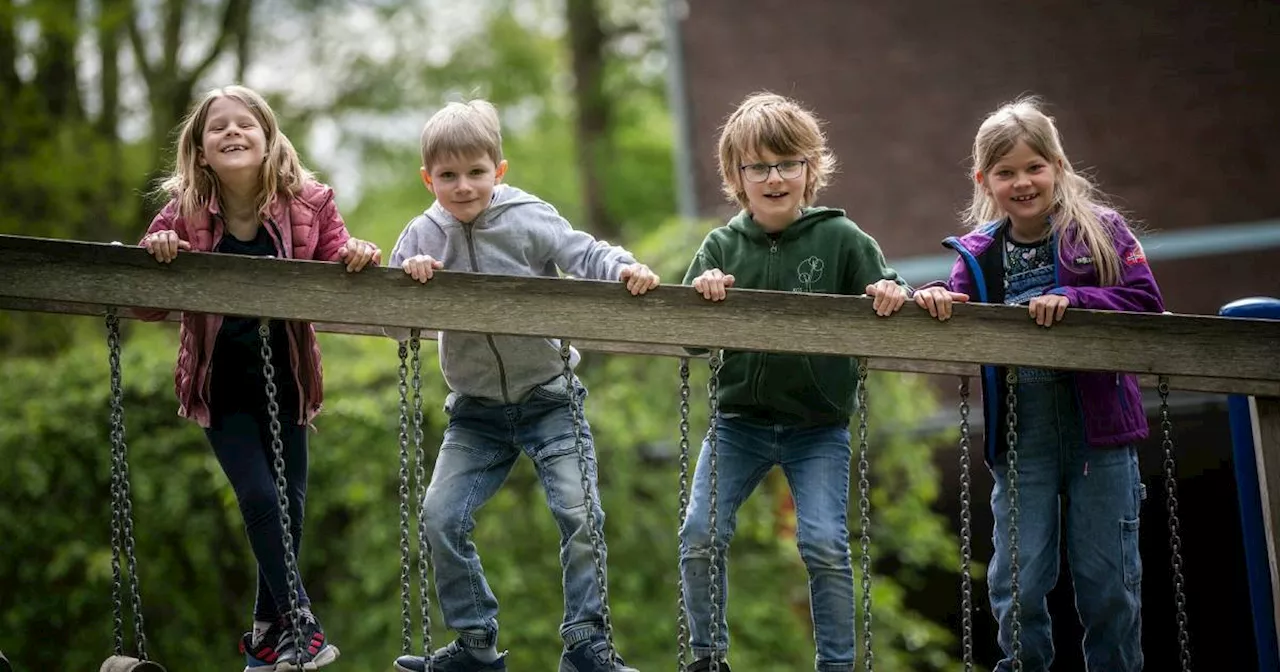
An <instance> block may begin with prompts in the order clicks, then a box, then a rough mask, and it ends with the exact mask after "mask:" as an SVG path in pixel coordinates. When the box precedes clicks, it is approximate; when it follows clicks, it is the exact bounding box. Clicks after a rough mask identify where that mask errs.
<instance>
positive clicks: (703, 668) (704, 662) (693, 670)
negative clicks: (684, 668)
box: [689, 658, 733, 672]
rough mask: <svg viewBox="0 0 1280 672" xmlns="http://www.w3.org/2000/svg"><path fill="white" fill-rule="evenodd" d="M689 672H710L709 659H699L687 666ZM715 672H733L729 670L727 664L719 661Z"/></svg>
mask: <svg viewBox="0 0 1280 672" xmlns="http://www.w3.org/2000/svg"><path fill="white" fill-rule="evenodd" d="M689 672H711V658H699V659H697V660H695V661H693V664H692V665H690V666H689ZM717 672H733V670H730V669H729V663H727V662H725V661H724V660H721V661H720V669H719V670H718V671H717Z"/></svg>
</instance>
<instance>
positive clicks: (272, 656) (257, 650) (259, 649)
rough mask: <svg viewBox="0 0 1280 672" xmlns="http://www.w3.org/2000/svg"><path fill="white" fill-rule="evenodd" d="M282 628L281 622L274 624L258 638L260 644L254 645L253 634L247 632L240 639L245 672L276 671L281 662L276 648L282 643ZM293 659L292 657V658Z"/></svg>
mask: <svg viewBox="0 0 1280 672" xmlns="http://www.w3.org/2000/svg"><path fill="white" fill-rule="evenodd" d="M284 629H287V628H282V626H281V624H280V622H279V621H277V622H275V623H272V624H271V627H270V628H267V631H266V632H265V633H263V634H262V637H260V638H258V643H257V644H256V645H255V644H254V643H253V632H252V631H250V632H246V633H244V635H242V636H241V637H240V653H241V654H243V655H244V672H269V671H272V670H275V669H276V664H277V663H279V662H281V660H280V651H279V650H278V649H277V648H276V646H277V644H279V641H280V631H281V630H284ZM290 658H292V656H290Z"/></svg>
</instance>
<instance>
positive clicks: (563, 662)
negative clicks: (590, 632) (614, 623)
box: [560, 637, 637, 672]
mask: <svg viewBox="0 0 1280 672" xmlns="http://www.w3.org/2000/svg"><path fill="white" fill-rule="evenodd" d="M613 662H614V665H613V667H609V642H607V641H605V638H604V637H594V638H592V639H588V640H585V641H581V642H578V643H577V644H574V645H573V648H570V649H565V652H564V653H563V654H561V655H560V672H637V670H636V668H634V667H627V664H626V663H625V662H623V660H622V656H619V655H618V654H617V652H616V651H615V652H614V655H613Z"/></svg>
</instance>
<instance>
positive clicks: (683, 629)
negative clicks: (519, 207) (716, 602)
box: [676, 357, 719, 672]
mask: <svg viewBox="0 0 1280 672" xmlns="http://www.w3.org/2000/svg"><path fill="white" fill-rule="evenodd" d="M688 515H689V358H688V357H681V358H680V520H679V527H680V529H683V528H684V523H685V519H686V518H687V517H688ZM677 566H678V565H677ZM676 574H677V578H676V582H677V584H676V585H677V587H678V588H679V591H680V598H679V599H680V601H679V603H678V604H677V605H676V606H677V608H678V610H679V611H678V614H679V615H678V616H677V620H676V623H677V633H676V637H677V640H678V644H679V651H678V653H677V655H676V669H677V670H678V671H679V672H684V671H685V669H687V666H688V664H689V653H690V651H689V649H690V643H689V611H688V609H687V608H686V606H685V592H684V588H685V586H684V572H683V571H681V572H677V573H676ZM716 672H719V671H718V670H717V671H716Z"/></svg>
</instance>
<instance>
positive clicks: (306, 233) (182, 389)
mask: <svg viewBox="0 0 1280 672" xmlns="http://www.w3.org/2000/svg"><path fill="white" fill-rule="evenodd" d="M175 163H176V165H175V167H174V171H173V175H172V176H170V177H169V178H168V179H167V180H166V181H165V182H164V183H163V185H162V187H161V188H162V189H163V190H164V191H165V192H166V193H167V194H168V195H169V197H170V199H171V200H170V201H169V203H168V204H167V205H165V206H164V208H163V209H162V210H161V211H160V214H158V215H156V217H155V219H154V220H153V221H152V222H151V226H150V227H149V228H148V229H147V235H146V236H144V237H143V238H142V241H141V242H140V245H141V246H142V247H145V248H146V249H147V251H148V252H150V253H151V255H152V256H154V257H155V258H156V260H157V261H159V262H161V263H170V262H172V261H173V260H174V259H175V258H176V256H177V255H178V253H179V251H180V250H182V251H192V252H220V253H226V254H248V255H257V256H271V257H281V258H287V259H307V260H317V261H341V262H343V263H344V264H345V266H346V270H347V271H348V272H353V271H359V270H360V269H362V268H364V267H365V266H367V265H368V264H370V263H373V264H377V263H378V262H379V260H380V257H381V252H380V251H379V250H378V248H377V247H375V246H374V245H373V244H371V243H368V242H365V241H361V240H357V239H355V238H352V237H351V236H350V235H349V234H348V233H347V229H346V225H345V224H344V223H343V221H342V217H341V216H340V215H339V214H338V208H337V205H336V204H335V203H334V200H333V190H332V189H330V188H329V187H328V186H326V185H323V184H321V183H319V182H317V181H316V180H315V179H314V177H313V176H312V174H311V173H310V172H309V171H307V170H306V169H305V168H304V167H303V166H302V163H301V161H300V160H299V159H298V154H297V152H296V151H294V148H293V145H292V144H291V143H290V142H289V139H288V138H286V137H285V136H284V134H283V133H281V132H280V129H279V126H278V125H277V123H276V116H275V113H274V112H272V110H271V108H270V107H269V106H268V105H267V102H266V101H265V100H264V99H263V98H262V96H260V95H259V94H257V93H256V92H254V91H252V90H250V89H247V88H244V87H241V86H228V87H226V88H222V89H216V90H213V91H210V92H209V93H207V94H206V95H205V96H204V98H203V99H202V100H201V101H200V102H199V103H198V104H197V105H196V106H195V107H194V109H193V110H192V111H191V114H190V115H189V116H188V117H187V118H186V120H185V121H184V122H183V124H182V130H181V133H180V136H179V138H178V147H177V160H176V162H175ZM142 317H143V318H144V319H163V318H164V317H165V313H164V312H146V313H145V314H143V315H142ZM261 324H262V320H259V319H256V318H245V317H224V316H221V315H202V314H191V313H184V314H183V315H182V324H181V329H180V342H181V345H180V347H179V350H178V362H177V366H176V372H175V384H176V389H177V395H178V402H179V410H178V413H179V415H181V416H183V417H186V418H190V419H192V420H194V421H195V422H197V423H198V424H199V425H200V426H201V427H203V428H204V431H205V434H206V436H207V437H208V439H209V443H210V445H211V446H212V447H213V452H214V454H215V455H216V456H217V459H218V462H219V463H220V464H221V465H222V469H223V471H224V472H225V473H226V475H227V479H228V480H229V481H230V482H231V487H232V488H233V489H234V490H235V493H236V499H237V500H238V501H239V504H240V512H241V514H242V515H243V516H244V523H245V530H246V533H247V535H248V537H249V543H250V546H251V547H252V548H253V554H254V556H255V557H256V559H257V564H258V591H257V599H256V603H255V606H254V624H253V630H252V631H250V632H246V633H245V634H244V636H243V637H242V639H241V650H242V651H243V652H244V654H245V658H246V663H247V667H246V670H255V669H257V670H276V669H282V670H283V669H300V668H301V667H302V666H304V665H305V666H306V667H307V669H314V668H315V667H322V666H324V665H327V664H329V663H330V662H333V660H334V659H336V658H337V657H338V649H337V647H335V646H332V645H331V644H329V643H328V642H327V641H326V639H325V635H324V631H323V629H321V627H320V624H319V622H318V621H317V620H316V617H315V615H314V614H313V613H312V611H311V602H310V599H309V598H308V597H307V592H306V589H305V588H304V587H303V584H302V578H301V576H299V575H297V574H296V573H295V575H294V577H293V579H294V580H293V583H294V584H295V585H296V588H297V594H298V605H299V616H300V618H299V619H298V626H299V629H300V630H301V635H302V638H301V642H302V649H303V650H302V651H301V653H300V654H299V652H298V651H297V647H295V646H294V642H293V637H292V629H291V627H290V619H289V614H290V599H289V589H290V577H289V570H288V569H287V568H286V567H287V563H286V560H285V556H286V554H285V543H286V542H285V537H286V535H285V533H284V525H283V524H282V516H281V513H280V507H279V504H278V500H277V494H276V476H277V474H276V469H275V467H274V461H273V450H272V434H271V427H270V421H269V415H268V411H267V403H268V402H267V392H266V377H265V374H264V373H263V369H264V363H263V360H262V354H261V348H262V339H261V337H260V336H259V326H260V325H261ZM267 325H268V331H269V337H268V340H269V343H270V346H271V353H272V356H271V364H272V366H273V368H274V375H273V380H274V382H275V389H276V395H275V401H276V402H277V405H278V419H279V427H280V439H281V443H282V447H283V457H284V476H285V481H286V483H287V488H286V493H285V495H286V497H287V499H288V521H289V525H288V527H289V532H290V534H291V537H292V539H291V541H292V551H293V554H294V557H295V558H296V557H297V553H298V551H299V547H300V546H301V542H302V519H303V509H304V504H305V501H306V492H307V434H306V430H307V425H308V424H309V423H310V421H311V419H312V418H314V417H315V415H316V414H317V413H318V412H319V411H320V403H321V400H322V397H323V394H322V381H321V368H320V350H319V347H318V345H317V343H316V336H315V329H314V328H313V327H312V326H311V325H310V324H307V323H301V322H285V321H281V320H270V321H268V322H267ZM295 567H296V565H295Z"/></svg>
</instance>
